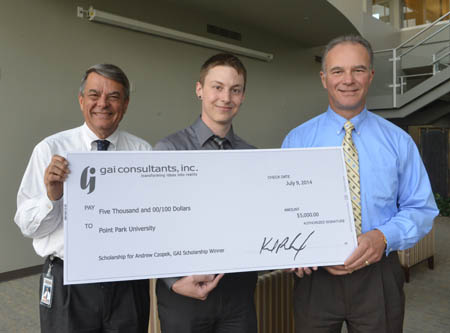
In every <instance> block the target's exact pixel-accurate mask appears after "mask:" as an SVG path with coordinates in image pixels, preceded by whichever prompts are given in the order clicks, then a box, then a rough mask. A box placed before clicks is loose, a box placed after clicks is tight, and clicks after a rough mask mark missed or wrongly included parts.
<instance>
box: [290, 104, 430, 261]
mask: <svg viewBox="0 0 450 333" xmlns="http://www.w3.org/2000/svg"><path fill="white" fill-rule="evenodd" d="M346 121H347V119H345V118H343V117H341V116H340V115H338V114H337V113H335V112H334V111H333V110H332V109H331V108H330V107H328V110H327V112H325V113H323V114H321V115H319V116H317V117H315V118H313V119H311V120H309V121H307V122H306V123H304V124H302V125H300V126H298V127H296V128H294V129H293V130H292V131H291V132H290V133H289V134H288V135H287V136H286V138H285V139H284V141H283V145H282V148H302V147H331V146H341V145H342V140H343V138H344V134H345V130H344V124H345V122H346ZM350 121H351V122H352V123H353V124H354V125H355V130H354V131H353V135H352V137H353V141H354V143H355V145H356V148H357V149H358V155H359V172H360V183H361V206H362V207H361V208H362V232H363V233H364V232H368V231H370V230H373V229H379V230H380V231H381V232H383V234H384V235H385V237H386V240H387V247H386V255H387V254H389V252H390V251H394V250H404V249H407V248H410V247H412V246H414V244H415V243H417V242H418V241H419V240H420V239H421V238H422V237H423V236H425V235H426V234H427V233H428V232H429V231H430V230H431V227H432V225H433V219H434V217H435V216H436V215H437V214H438V213H439V211H438V209H437V207H436V202H435V201H434V197H433V193H432V191H431V186H430V181H429V179H428V175H427V172H426V170H425V167H424V165H423V163H422V159H421V157H420V154H419V151H418V150H417V147H416V145H415V143H414V142H413V140H412V139H411V137H410V136H409V135H408V134H407V133H406V132H404V131H403V130H402V129H401V128H399V127H397V126H396V125H394V124H392V123H391V122H389V121H387V120H385V119H383V118H382V117H380V116H377V115H375V114H373V113H371V112H369V111H367V109H364V110H363V111H362V112H361V113H360V114H358V115H357V116H355V117H353V118H352V119H350Z"/></svg>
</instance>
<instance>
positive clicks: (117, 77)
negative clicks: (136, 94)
mask: <svg viewBox="0 0 450 333" xmlns="http://www.w3.org/2000/svg"><path fill="white" fill-rule="evenodd" d="M91 73H97V74H99V75H101V76H104V77H106V78H108V79H111V80H113V81H116V82H118V83H120V84H121V85H122V86H123V92H124V95H125V99H128V98H129V97H130V81H128V78H127V76H126V75H125V73H124V72H123V71H122V70H121V69H120V68H119V67H117V66H115V65H112V64H97V65H94V66H91V67H89V68H88V69H87V71H86V73H84V75H83V78H82V79H81V85H80V95H81V96H84V87H85V86H86V80H87V78H88V76H89V74H91Z"/></svg>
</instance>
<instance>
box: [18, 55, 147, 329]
mask: <svg viewBox="0 0 450 333" xmlns="http://www.w3.org/2000/svg"><path fill="white" fill-rule="evenodd" d="M129 87H130V85H129V81H128V78H127V77H126V75H125V73H124V72H123V71H122V70H121V69H120V68H118V67H117V66H114V65H110V64H99V65H95V66H92V67H90V68H89V69H88V70H87V71H86V73H85V74H84V77H83V79H82V83H81V86H80V92H79V95H78V100H79V103H80V108H81V111H82V113H83V116H84V119H85V123H84V124H83V125H82V126H80V127H77V128H73V129H70V130H67V131H63V132H59V133H56V134H54V135H52V136H49V137H47V138H45V139H44V140H42V141H41V142H40V143H38V144H37V146H36V147H35V148H34V150H33V153H32V155H31V158H30V161H29V163H28V166H27V169H26V171H25V174H24V176H23V179H22V183H21V185H20V188H19V193H18V195H17V212H16V216H15V218H14V221H15V222H16V224H17V225H18V226H19V227H20V229H21V231H22V233H23V234H24V236H26V237H30V238H33V246H34V249H35V251H36V253H37V254H38V255H40V256H42V257H45V258H46V260H45V264H44V268H43V274H42V277H41V282H40V292H39V296H40V307H39V308H40V319H41V331H42V332H117V333H119V332H127V333H128V332H136V333H138V332H139V333H144V332H147V329H148V317H149V307H150V305H149V303H150V302H149V293H148V281H147V280H145V281H144V280H143V281H124V282H109V283H92V284H81V285H67V286H64V285H63V260H64V233H63V183H64V181H65V179H66V178H67V177H68V176H70V175H69V173H70V171H69V166H68V162H67V161H66V159H65V158H64V157H63V156H65V154H66V153H67V152H70V151H95V150H110V151H111V150H112V151H115V150H151V146H150V144H148V143H147V142H146V141H144V140H142V139H140V138H138V137H136V136H134V135H131V134H129V133H127V132H125V131H121V130H118V126H119V123H120V121H121V120H122V118H123V116H124V114H125V112H126V110H127V107H128V102H129V90H130V88H129ZM43 290H44V291H45V294H44V293H43V292H42V291H43ZM44 296H45V297H44Z"/></svg>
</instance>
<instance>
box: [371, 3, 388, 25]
mask: <svg viewBox="0 0 450 333" xmlns="http://www.w3.org/2000/svg"><path fill="white" fill-rule="evenodd" d="M389 3H390V0H373V1H372V16H373V17H375V18H376V19H377V20H380V21H383V22H385V23H390V16H389V12H390V9H389Z"/></svg>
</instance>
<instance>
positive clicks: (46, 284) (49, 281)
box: [39, 264, 53, 308]
mask: <svg viewBox="0 0 450 333" xmlns="http://www.w3.org/2000/svg"><path fill="white" fill-rule="evenodd" d="M51 269H52V265H51V264H50V266H49V269H48V272H47V274H45V273H42V293H41V301H40V302H39V303H40V304H41V305H43V306H45V307H47V308H51V307H52V300H53V275H52V273H51Z"/></svg>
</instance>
